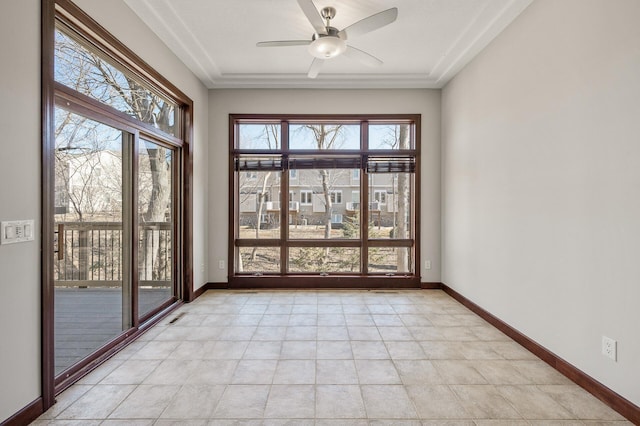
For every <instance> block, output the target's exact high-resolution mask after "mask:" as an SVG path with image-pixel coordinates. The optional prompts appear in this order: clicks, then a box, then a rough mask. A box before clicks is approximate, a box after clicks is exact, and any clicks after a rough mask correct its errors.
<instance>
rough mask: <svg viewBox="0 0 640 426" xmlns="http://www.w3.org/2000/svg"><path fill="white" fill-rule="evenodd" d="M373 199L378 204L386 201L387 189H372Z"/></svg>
mask: <svg viewBox="0 0 640 426" xmlns="http://www.w3.org/2000/svg"><path fill="white" fill-rule="evenodd" d="M373 201H377V202H379V203H380V204H385V203H386V202H387V190H386V189H384V190H375V191H373Z"/></svg>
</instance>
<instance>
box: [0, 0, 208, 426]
mask: <svg viewBox="0 0 640 426" xmlns="http://www.w3.org/2000/svg"><path fill="white" fill-rule="evenodd" d="M77 4H78V5H80V7H83V8H84V9H85V10H86V11H87V12H89V14H90V15H92V16H93V17H94V18H95V19H96V20H97V21H98V22H100V23H101V24H102V25H103V26H105V27H106V28H107V29H108V30H110V31H111V32H112V33H113V34H114V35H116V37H119V38H120V40H121V41H123V42H124V43H125V44H127V45H128V46H129V47H131V48H132V49H133V50H134V51H135V52H137V53H138V54H139V55H140V56H141V57H142V58H143V59H144V60H145V61H147V62H148V63H149V64H150V65H151V66H153V67H154V68H156V70H158V71H159V72H160V73H161V74H163V75H164V76H165V77H166V78H168V79H169V80H170V81H171V82H172V83H174V84H175V85H176V86H178V87H179V88H180V89H181V90H182V91H183V92H185V93H186V94H187V95H188V96H189V97H190V98H191V99H192V100H193V101H194V107H195V119H194V125H195V129H194V229H195V232H194V241H193V242H192V243H193V246H194V257H195V262H194V265H199V264H202V263H205V259H206V258H207V244H208V241H207V240H206V234H207V220H208V218H207V217H206V208H207V195H208V194H207V192H206V184H207V167H206V161H207V155H208V145H207V141H208V125H207V117H208V112H207V107H208V99H207V96H208V94H207V90H206V88H205V87H204V86H203V85H202V84H201V83H200V82H199V81H198V80H197V79H196V78H195V77H194V76H193V75H192V74H191V73H190V72H189V71H187V69H186V68H185V67H184V65H182V64H181V63H180V61H179V60H178V59H177V58H176V57H175V56H173V55H172V54H171V53H169V52H168V49H167V48H166V47H165V46H164V45H163V44H162V43H161V42H160V41H159V39H158V38H157V37H155V35H154V34H153V33H152V32H151V31H150V30H149V29H148V28H147V27H145V26H144V25H143V24H142V23H141V22H140V21H139V20H138V19H137V17H135V15H134V14H133V12H131V10H130V9H128V8H127V7H126V6H125V5H124V3H123V2H122V1H121V0H118V1H109V2H96V1H90V0H82V1H77ZM39 29H40V0H23V1H7V2H3V3H2V13H0V57H2V58H3V60H2V61H0V75H1V76H2V78H1V79H0V99H2V102H0V128H1V129H2V138H1V139H0V145H1V148H2V149H1V151H0V161H1V164H0V200H1V201H0V220H1V221H5V220H19V219H35V220H36V224H37V226H36V228H37V229H36V231H37V233H39V232H40V225H41V221H40V211H41V207H40V188H41V184H40V176H41V173H40V162H41V160H40V155H41V135H40V103H41V102H40V30H39ZM36 235H37V234H36ZM194 269H195V279H194V282H195V284H196V287H198V286H200V285H202V284H203V283H204V282H205V281H206V280H205V273H204V271H201V270H200V269H199V268H197V267H196V268H194ZM40 273H41V267H40V241H39V238H38V237H37V238H36V241H34V242H28V243H21V244H15V245H8V246H0V303H1V306H0V341H1V343H0V422H2V421H3V420H5V419H6V418H8V417H10V416H11V415H13V414H14V413H16V412H17V411H19V410H20V409H22V408H23V407H25V406H26V405H28V404H29V403H31V402H32V401H34V400H36V399H37V398H38V397H39V396H40V395H41V389H40V338H41V334H40V318H41V315H40V288H41V287H40V286H41V282H40Z"/></svg>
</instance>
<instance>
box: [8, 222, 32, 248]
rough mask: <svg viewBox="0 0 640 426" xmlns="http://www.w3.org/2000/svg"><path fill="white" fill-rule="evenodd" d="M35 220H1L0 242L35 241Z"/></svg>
mask: <svg viewBox="0 0 640 426" xmlns="http://www.w3.org/2000/svg"><path fill="white" fill-rule="evenodd" d="M33 223H34V221H33V220H13V221H5V222H0V244H2V245H5V244H15V243H23V242H25V241H33V229H34V227H33Z"/></svg>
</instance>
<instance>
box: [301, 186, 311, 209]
mask: <svg viewBox="0 0 640 426" xmlns="http://www.w3.org/2000/svg"><path fill="white" fill-rule="evenodd" d="M312 200H313V191H306V190H302V191H300V204H302V205H303V206H307V205H311V203H312Z"/></svg>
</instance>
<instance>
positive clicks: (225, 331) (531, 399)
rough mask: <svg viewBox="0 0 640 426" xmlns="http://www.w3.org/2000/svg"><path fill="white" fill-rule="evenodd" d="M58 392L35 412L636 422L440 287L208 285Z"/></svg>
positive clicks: (157, 417)
mask: <svg viewBox="0 0 640 426" xmlns="http://www.w3.org/2000/svg"><path fill="white" fill-rule="evenodd" d="M180 314H183V315H182V316H180V318H179V319H178V320H177V321H175V322H173V323H170V321H171V320H173V319H175V318H176V317H178V316H179V315H180ZM57 401H58V402H57V404H56V405H54V406H53V407H52V408H51V409H50V410H49V411H47V412H46V413H45V414H43V415H42V416H41V417H40V418H39V419H38V420H37V421H36V422H35V423H34V424H36V425H49V424H50V425H134V426H136V425H172V424H177V425H319V426H320V425H347V426H348V425H461V426H462V425H465V426H466V425H470V426H471V425H477V426H483V425H567V426H568V425H585V424H586V425H605V424H607V425H609V424H611V425H623V424H630V423H629V422H626V421H625V419H624V418H622V417H621V416H620V415H618V414H617V413H616V412H614V411H613V410H611V409H609V408H608V407H607V406H605V405H604V404H602V403H601V402H600V401H598V400H597V399H595V398H594V397H593V396H591V395H590V394H588V393H587V392H585V391H584V390H582V389H581V388H579V387H578V386H576V385H575V384H573V383H572V382H570V381H569V380H568V379H566V378H565V377H564V376H562V375H561V374H559V373H558V372H556V371H555V370H553V369H552V368H550V367H549V366H547V365H546V364H545V363H543V362H542V361H540V360H539V359H537V358H536V357H535V356H533V355H532V354H530V353H529V352H528V351H526V350H525V349H523V348H522V347H521V346H519V345H518V344H517V343H515V342H513V341H512V340H511V339H509V338H508V337H507V336H505V335H504V334H502V333H501V332H499V331H497V330H496V329H495V328H493V327H492V326H490V325H489V324H487V323H486V322H485V321H483V320H482V319H481V318H479V317H478V316H476V315H475V314H473V313H472V312H470V311H469V310H467V309H466V308H465V307H463V306H462V305H460V304H459V303H458V302H456V301H455V300H453V299H452V298H450V297H449V296H448V295H447V294H445V293H444V292H442V291H439V290H421V291H420V290H411V291H251V292H249V291H244V292H243V291H208V292H207V293H205V294H204V295H203V296H201V297H200V298H198V299H197V300H196V301H195V302H193V303H191V304H188V305H184V306H183V307H181V308H179V310H177V311H175V312H174V313H172V314H171V315H170V316H169V317H168V318H166V319H164V320H163V321H162V322H161V323H159V324H158V325H156V326H155V327H153V329H151V330H149V331H148V332H147V333H145V334H144V335H143V336H142V337H141V338H140V339H138V340H137V341H135V342H133V343H132V344H131V345H129V346H128V347H127V348H126V349H125V350H123V351H122V352H120V353H119V354H117V355H116V356H115V357H114V358H112V359H111V360H109V361H107V362H106V363H105V364H103V365H102V366H100V367H99V368H98V369H96V370H95V371H93V372H92V373H91V374H89V375H88V376H86V377H85V378H84V379H82V380H81V381H80V382H79V383H77V384H75V385H74V386H72V387H71V388H69V389H68V390H66V391H65V392H64V393H62V394H61V395H60V396H59V397H58V399H57Z"/></svg>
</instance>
